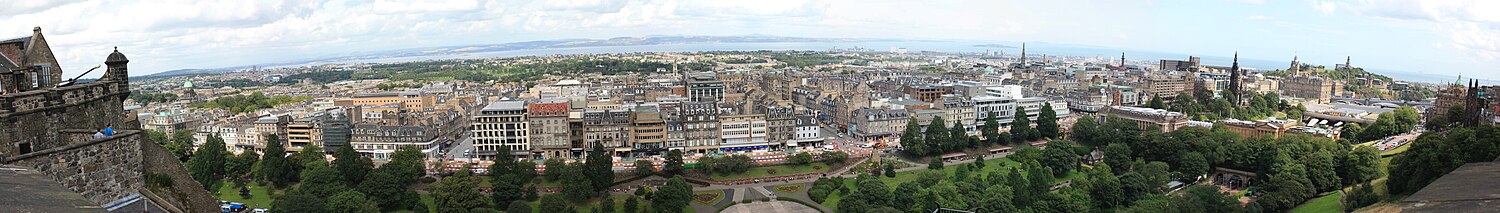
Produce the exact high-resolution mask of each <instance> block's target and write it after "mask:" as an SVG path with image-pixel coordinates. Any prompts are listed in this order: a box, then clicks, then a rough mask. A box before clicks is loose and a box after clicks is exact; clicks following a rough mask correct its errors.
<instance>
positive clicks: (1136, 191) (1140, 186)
mask: <svg viewBox="0 0 1500 213" xmlns="http://www.w3.org/2000/svg"><path fill="white" fill-rule="evenodd" d="M1120 186H1121V187H1120V190H1121V191H1123V192H1124V195H1125V196H1121V197H1122V198H1123V199H1124V202H1123V203H1131V202H1135V201H1136V200H1138V199H1140V198H1142V197H1145V196H1146V194H1149V193H1151V192H1153V191H1152V190H1153V189H1156V187H1157V186H1153V185H1151V183H1149V182H1148V181H1147V180H1146V178H1145V177H1144V176H1141V174H1139V173H1135V172H1127V173H1125V175H1120Z"/></svg>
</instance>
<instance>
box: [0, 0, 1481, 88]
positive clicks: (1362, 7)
mask: <svg viewBox="0 0 1500 213" xmlns="http://www.w3.org/2000/svg"><path fill="white" fill-rule="evenodd" d="M8 4H11V5H6V7H4V8H7V9H0V23H3V24H0V34H4V35H12V36H24V35H27V34H29V32H27V31H29V30H31V29H32V27H41V28H43V30H44V31H45V32H47V33H48V35H49V36H50V37H52V38H54V39H53V40H57V41H59V42H57V43H55V44H53V45H55V46H59V47H64V48H60V49H61V51H58V56H59V59H60V61H61V62H62V66H63V68H64V70H66V71H67V73H65V75H69V76H73V75H77V74H79V73H81V72H82V71H83V70H85V69H84V68H86V67H92V65H94V64H93V63H95V62H97V61H98V59H97V55H99V53H102V52H106V51H108V50H109V48H111V47H113V46H120V47H121V49H126V50H129V51H131V52H133V53H135V55H141V56H142V57H149V58H155V59H157V60H151V61H138V62H136V63H137V64H138V66H139V68H137V69H138V70H140V71H139V72H137V73H141V74H150V73H156V72H162V71H168V70H176V69H198V68H219V67H232V66H245V65H254V64H263V63H277V62H287V61H295V60H305V59H313V58H321V57H329V56H341V55H347V54H355V53H359V52H371V51H382V50H394V49H407V48H420V47H436V46H452V45H474V44H489V43H508V42H521V41H535V40H558V39H572V38H589V39H600V38H611V37H629V36H649V35H706V36H733V35H774V36H793V37H817V38H879V39H886V38H889V39H935V40H964V41H1032V42H1052V43H1064V44H1077V45H1091V46H1101V47H1111V48H1120V49H1130V50H1145V51H1160V52H1172V53H1183V54H1193V55H1206V56H1227V55H1228V54H1227V53H1230V52H1235V51H1238V52H1240V53H1241V54H1242V55H1246V56H1248V57H1247V58H1253V59H1261V60H1288V61H1289V60H1290V59H1291V57H1293V56H1296V57H1298V58H1299V59H1300V60H1301V61H1302V62H1305V63H1311V64H1319V65H1332V64H1336V63H1342V62H1343V60H1344V59H1345V57H1352V58H1354V61H1356V62H1355V63H1356V64H1358V65H1360V66H1362V67H1370V68H1372V69H1377V70H1397V71H1403V72H1413V73H1431V74H1438V75H1447V76H1455V75H1460V74H1461V75H1464V76H1469V77H1478V78H1489V79H1496V78H1500V72H1494V70H1490V69H1493V68H1487V67H1486V66H1489V65H1495V64H1500V48H1495V47H1496V46H1500V40H1496V39H1494V38H1496V37H1497V36H1496V35H1500V32H1497V31H1496V30H1494V29H1493V28H1494V27H1493V26H1496V25H1497V24H1500V22H1497V20H1500V18H1496V17H1492V16H1493V15H1487V14H1486V13H1483V12H1482V11H1485V9H1486V8H1495V7H1496V6H1500V5H1497V4H1495V3H1489V2H1482V1H1422V2H1417V1H1359V2H1347V1H1331V2H1325V1H1167V2H1156V1H1128V2H1080V1H1062V2H1025V1H1015V2H1012V1H944V2H938V3H935V4H929V3H923V4H916V3H908V2H886V1H876V2H858V3H856V2H849V1H774V2H705V1H670V0H661V1H656V0H652V1H537V2H519V3H516V2H500V1H474V0H452V1H418V2H406V1H403V2H392V1H372V2H371V1H297V0H280V1H253V2H238V1H229V2H216V1H129V2H102V1H20V2H12V3H8ZM975 8H980V9H975ZM984 8H992V9H984ZM184 11H187V12H184ZM1167 32H1170V33H1167ZM875 48H884V47H875ZM1132 60H1146V61H1151V60H1157V59H1150V58H1147V59H1132ZM97 75H98V74H97V73H91V74H90V77H97Z"/></svg>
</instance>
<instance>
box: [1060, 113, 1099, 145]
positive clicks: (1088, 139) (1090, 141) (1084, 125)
mask: <svg viewBox="0 0 1500 213" xmlns="http://www.w3.org/2000/svg"><path fill="white" fill-rule="evenodd" d="M1098 129H1099V123H1096V122H1094V117H1093V116H1087V115H1085V116H1081V117H1078V121H1077V122H1073V128H1072V130H1073V131H1072V133H1071V134H1069V136H1068V138H1069V139H1071V140H1073V141H1074V142H1077V143H1078V144H1080V145H1084V146H1090V147H1100V146H1105V145H1108V144H1103V143H1100V142H1102V141H1101V140H1098V139H1097V138H1098V137H1097V136H1096V135H1098V133H1097V132H1098V131H1099V130H1098Z"/></svg>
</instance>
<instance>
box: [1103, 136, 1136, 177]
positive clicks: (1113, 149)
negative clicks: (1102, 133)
mask: <svg viewBox="0 0 1500 213" xmlns="http://www.w3.org/2000/svg"><path fill="white" fill-rule="evenodd" d="M1130 153H1131V151H1130V146H1126V145H1125V144H1121V143H1113V144H1109V145H1108V146H1104V163H1106V164H1109V165H1117V166H1114V167H1112V168H1113V169H1114V172H1115V174H1125V172H1126V171H1130V166H1128V165H1130Z"/></svg>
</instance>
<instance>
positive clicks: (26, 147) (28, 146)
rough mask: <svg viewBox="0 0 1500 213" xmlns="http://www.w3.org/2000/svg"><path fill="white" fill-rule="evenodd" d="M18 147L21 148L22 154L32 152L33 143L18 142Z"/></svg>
mask: <svg viewBox="0 0 1500 213" xmlns="http://www.w3.org/2000/svg"><path fill="white" fill-rule="evenodd" d="M16 148H17V149H20V150H21V154H26V153H31V143H20V144H16Z"/></svg>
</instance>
